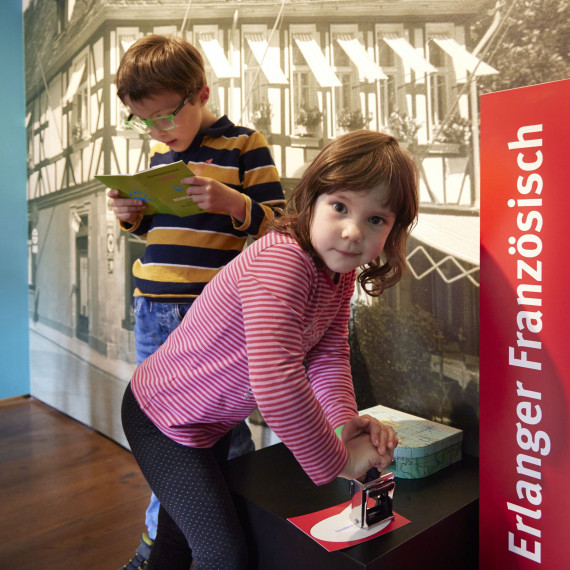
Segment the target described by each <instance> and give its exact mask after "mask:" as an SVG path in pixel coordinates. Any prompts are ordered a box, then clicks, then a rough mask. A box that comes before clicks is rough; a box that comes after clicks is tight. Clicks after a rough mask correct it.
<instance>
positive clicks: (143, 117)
mask: <svg viewBox="0 0 570 570" xmlns="http://www.w3.org/2000/svg"><path fill="white" fill-rule="evenodd" d="M115 83H116V86H117V95H118V96H119V98H120V99H121V101H122V102H123V103H124V104H125V105H126V106H127V107H128V108H129V109H130V111H131V115H130V116H129V118H128V120H127V122H126V124H127V125H128V126H129V127H132V128H133V129H134V130H136V131H137V132H141V133H149V134H150V136H151V137H152V138H154V139H156V140H157V141H158V142H159V144H157V145H155V146H154V147H153V149H152V151H151V158H150V166H156V165H159V164H169V163H171V162H176V161H178V160H183V161H184V162H185V163H187V164H188V165H189V166H190V168H191V169H192V170H193V171H194V173H195V174H196V176H193V177H192V176H189V177H188V178H185V179H183V180H182V181H183V182H184V183H186V184H191V186H189V187H188V189H187V193H188V195H190V196H191V197H192V199H193V200H194V201H195V202H196V203H197V204H198V205H199V206H200V207H201V208H202V209H204V210H206V211H207V212H206V213H203V214H197V215H194V216H188V217H186V218H179V217H176V216H171V215H164V214H158V215H155V216H143V215H142V213H141V211H142V210H143V209H144V207H145V204H144V202H142V201H141V200H135V199H122V198H119V197H118V191H117V190H110V191H109V192H108V196H109V198H111V201H112V206H113V209H114V212H115V215H116V216H117V219H118V220H119V222H120V225H121V227H122V228H123V229H124V230H125V231H128V232H131V233H134V234H135V235H138V236H144V237H146V247H145V253H144V256H143V258H142V259H139V260H137V261H136V262H135V263H134V266H133V275H134V278H135V292H134V296H135V299H134V303H135V329H134V336H135V350H136V360H137V364H140V363H141V362H142V361H143V360H144V359H145V358H147V357H148V356H150V355H151V354H152V353H153V352H154V351H155V350H157V349H158V347H159V346H160V345H161V344H162V343H163V342H164V341H165V340H166V338H167V337H168V335H169V334H170V332H172V330H174V328H176V326H177V325H178V324H179V323H180V321H181V320H182V318H183V317H184V315H185V314H186V312H187V310H188V308H189V307H190V305H191V303H192V301H193V300H194V299H195V298H196V297H197V296H198V295H199V294H200V293H201V291H202V289H203V288H204V287H205V285H206V283H208V282H209V281H210V280H211V279H212V277H214V275H215V274H216V273H217V272H218V271H219V270H220V269H221V268H222V267H223V266H224V265H225V264H226V263H228V262H229V261H230V260H231V259H233V258H234V257H236V256H237V255H238V254H239V253H240V251H241V250H242V249H243V247H244V245H245V242H246V239H247V237H248V236H251V237H253V238H257V237H260V236H261V235H262V234H263V233H264V232H265V227H266V224H267V223H268V222H270V221H271V220H272V219H273V217H274V215H275V213H276V212H277V211H278V210H279V209H281V208H283V207H284V205H285V201H284V197H283V190H282V188H281V184H280V181H279V175H278V173H277V169H276V168H275V165H274V162H273V159H272V158H271V154H270V151H269V148H268V146H267V142H266V141H265V139H264V137H263V135H261V134H260V133H258V132H256V131H252V130H251V129H247V128H244V127H238V126H235V125H234V124H233V123H232V122H231V121H230V120H229V119H228V118H227V117H226V116H223V117H221V118H219V119H218V118H216V117H215V116H214V115H213V114H212V113H211V112H210V110H209V109H208V108H207V106H206V104H207V102H208V99H209V88H208V86H207V85H206V77H205V72H204V63H203V60H202V57H201V56H200V54H199V52H198V51H197V50H196V49H195V48H194V47H193V46H192V45H191V44H190V43H188V42H187V41H185V40H182V39H178V38H167V37H164V36H158V35H151V36H146V37H143V38H141V39H139V40H138V41H136V42H135V43H134V44H133V45H132V46H131V47H130V48H129V49H128V50H127V52H126V53H125V55H124V57H123V59H122V60H121V63H120V65H119V68H118V69H117V74H116V78H115ZM252 447H253V442H252V441H251V433H250V432H249V429H248V427H247V425H246V424H245V423H242V424H240V425H239V426H238V427H236V428H235V430H234V432H233V433H232V440H231V446H230V451H229V455H228V457H229V458H231V457H236V456H238V455H242V454H243V453H245V452H247V451H251V450H252ZM158 506H159V505H158V501H157V499H156V497H154V495H153V496H152V498H151V504H150V505H149V508H148V510H147V516H146V523H147V527H148V536H145V535H144V534H143V539H142V542H141V545H140V546H139V548H138V549H137V553H136V556H135V558H134V559H132V560H131V561H129V563H128V564H127V565H125V566H123V569H125V570H130V569H135V568H138V567H142V566H143V565H144V564H146V560H147V559H148V556H149V555H150V550H151V549H150V546H151V545H152V539H153V538H154V536H155V535H156V524H157V514H158Z"/></svg>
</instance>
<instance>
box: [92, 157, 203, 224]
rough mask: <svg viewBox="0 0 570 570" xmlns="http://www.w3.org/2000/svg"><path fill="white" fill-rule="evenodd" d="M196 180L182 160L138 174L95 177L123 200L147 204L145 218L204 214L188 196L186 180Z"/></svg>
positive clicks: (144, 211) (144, 212)
mask: <svg viewBox="0 0 570 570" xmlns="http://www.w3.org/2000/svg"><path fill="white" fill-rule="evenodd" d="M189 176H194V173H193V172H192V170H190V168H189V167H188V165H187V164H186V163H185V162H183V161H182V160H179V161H178V162H173V163H172V164H163V165H160V166H156V167H154V168H149V169H148V170H142V171H141V172H137V173H136V174H100V175H97V176H95V178H97V180H99V181H100V182H102V183H103V184H104V185H105V186H107V188H115V189H117V190H118V191H119V193H120V196H121V198H136V199H137V200H142V201H143V202H145V203H146V208H145V209H144V210H143V214H144V215H153V214H172V215H174V216H180V217H184V216H193V215H194V214H199V213H201V212H204V211H205V210H202V208H200V207H199V206H198V205H197V204H196V202H194V200H192V198H191V197H190V196H188V194H186V188H188V186H189V185H188V184H181V183H180V180H181V179H182V178H188V177H189Z"/></svg>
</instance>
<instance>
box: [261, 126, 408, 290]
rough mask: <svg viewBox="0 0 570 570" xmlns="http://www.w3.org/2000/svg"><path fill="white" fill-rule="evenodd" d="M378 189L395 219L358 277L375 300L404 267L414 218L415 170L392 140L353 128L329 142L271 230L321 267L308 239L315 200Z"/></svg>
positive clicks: (379, 134) (306, 172)
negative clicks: (379, 251) (378, 251)
mask: <svg viewBox="0 0 570 570" xmlns="http://www.w3.org/2000/svg"><path fill="white" fill-rule="evenodd" d="M380 185H385V186H386V187H387V188H388V190H389V197H388V200H387V203H386V204H385V205H386V206H388V207H389V208H390V209H391V210H392V212H394V214H395V215H396V220H395V222H394V226H393V228H392V230H391V232H390V234H389V235H388V238H387V240H386V244H385V246H384V251H383V253H382V256H381V257H382V258H380V257H378V258H377V259H374V260H372V261H371V262H370V263H368V264H367V265H365V266H364V267H363V268H362V271H361V272H360V273H359V275H358V281H359V282H360V284H361V286H362V288H363V289H364V290H365V291H366V292H367V293H368V294H369V295H372V296H378V295H380V294H382V292H383V291H384V290H385V289H386V288H388V287H391V286H392V285H394V284H396V283H397V282H398V281H399V280H400V278H401V276H402V273H403V272H404V270H405V268H406V242H407V239H408V235H409V233H410V230H411V228H412V224H413V223H414V221H415V220H416V218H417V214H418V170H417V168H416V165H415V164H414V161H413V160H412V158H411V157H410V155H409V154H408V152H407V151H406V150H404V149H403V148H402V147H401V146H400V145H399V144H398V142H397V141H396V139H395V138H394V137H392V136H390V135H387V134H384V133H379V132H376V131H369V130H358V131H353V132H351V133H348V134H346V135H343V136H341V137H339V138H338V139H336V140H334V141H332V142H330V143H329V144H328V145H327V146H325V147H324V148H323V149H322V150H321V152H320V153H319V154H318V155H317V157H316V158H315V160H314V161H313V162H312V163H311V164H310V165H309V167H308V168H307V170H305V172H304V174H303V176H302V177H301V179H300V180H299V183H298V184H297V186H296V187H295V189H294V191H293V194H292V195H291V198H290V199H289V209H288V212H287V213H286V214H285V215H284V216H281V217H280V218H276V219H275V220H274V222H273V224H272V227H273V229H275V230H276V231H279V232H281V233H286V234H289V235H290V236H292V237H293V238H294V239H295V240H297V241H298V242H299V244H300V246H301V247H302V248H303V249H304V250H305V251H306V252H307V253H309V254H310V255H311V256H312V257H313V258H314V259H315V262H316V263H317V265H319V266H320V267H322V266H323V263H322V260H321V259H320V258H319V256H318V254H317V253H316V252H315V250H314V249H313V246H312V244H311V236H310V226H311V218H312V214H313V208H314V204H315V202H316V200H317V198H318V197H319V196H320V195H321V194H331V193H332V192H335V191H336V190H353V191H355V192H359V191H365V190H369V189H372V188H375V187H378V186H380Z"/></svg>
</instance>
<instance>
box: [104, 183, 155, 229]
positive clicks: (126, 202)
mask: <svg viewBox="0 0 570 570" xmlns="http://www.w3.org/2000/svg"><path fill="white" fill-rule="evenodd" d="M107 196H108V197H109V198H111V207H112V208H113V211H114V212H115V216H117V220H119V221H121V222H127V223H128V224H134V223H135V222H137V221H138V220H139V218H140V216H141V212H142V211H143V210H144V209H145V207H146V204H145V203H144V202H143V201H142V200H136V199H134V198H120V197H119V191H118V190H114V189H111V190H109V191H108V192H107Z"/></svg>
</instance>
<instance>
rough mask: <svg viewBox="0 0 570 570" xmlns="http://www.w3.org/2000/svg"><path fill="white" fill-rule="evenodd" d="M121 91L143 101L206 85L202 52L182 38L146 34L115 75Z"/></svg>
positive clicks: (128, 52)
mask: <svg viewBox="0 0 570 570" xmlns="http://www.w3.org/2000/svg"><path fill="white" fill-rule="evenodd" d="M115 84H116V85H117V95H118V96H119V99H121V101H122V102H123V103H125V104H126V101H125V98H126V97H128V98H129V99H131V100H132V101H140V100H141V99H145V98H146V97H150V96H152V95H154V94H155V93H159V92H161V91H176V92H178V93H180V94H181V95H182V96H184V95H187V94H188V93H190V91H194V92H195V91H197V90H198V89H200V88H201V87H203V86H204V85H206V74H205V71H204V60H203V59H202V56H201V55H200V52H198V50H197V49H196V48H195V47H194V46H193V45H192V44H191V43H189V42H187V41H186V40H183V39H180V38H171V37H166V36H160V35H150V36H144V37H142V38H140V39H138V40H137V41H136V42H135V43H134V44H132V45H131V46H130V47H129V49H128V50H127V51H126V52H125V55H124V56H123V58H122V59H121V63H120V64H119V68H118V69H117V74H116V76H115Z"/></svg>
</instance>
